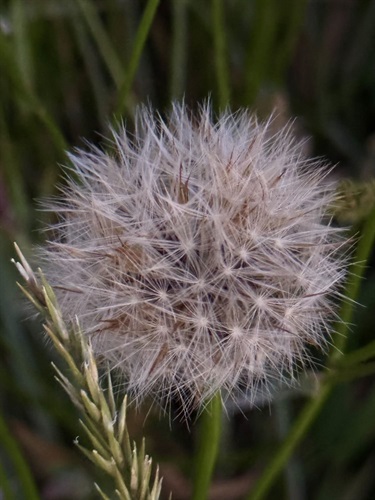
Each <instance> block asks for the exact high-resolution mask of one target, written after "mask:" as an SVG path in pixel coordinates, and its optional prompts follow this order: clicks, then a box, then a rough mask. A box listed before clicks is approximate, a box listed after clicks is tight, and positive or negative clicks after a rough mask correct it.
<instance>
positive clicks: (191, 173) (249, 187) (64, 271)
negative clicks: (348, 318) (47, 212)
mask: <svg viewBox="0 0 375 500" xmlns="http://www.w3.org/2000/svg"><path fill="white" fill-rule="evenodd" d="M70 158H71V160H72V163H73V166H74V168H75V171H76V173H77V175H78V177H79V180H78V181H75V180H73V179H70V180H69V182H68V186H67V187H64V188H63V193H64V197H65V198H64V200H63V201H61V202H59V203H51V204H50V205H49V209H51V210H55V211H56V212H57V214H58V216H59V218H60V220H59V223H58V224H56V225H55V226H54V227H53V230H54V233H55V235H56V238H55V241H54V242H52V243H51V244H50V245H49V246H47V247H46V248H45V249H44V250H43V251H42V255H43V259H44V261H45V264H44V266H43V267H44V269H45V271H46V274H47V278H48V279H49V280H50V282H51V284H52V285H53V286H54V287H55V290H56V293H57V295H58V299H59V302H60V304H61V307H62V311H63V313H64V315H65V317H66V318H71V319H72V321H73V318H75V317H76V316H77V317H78V318H79V321H80V324H81V326H82V328H83V330H84V331H85V332H86V334H87V335H88V336H89V337H90V339H91V341H92V345H93V347H94V350H95V352H96V354H98V355H100V356H101V357H104V358H105V359H107V360H109V361H110V363H111V365H112V366H113V367H116V368H118V369H119V370H120V371H121V372H122V373H123V375H124V381H125V382H124V383H125V386H126V390H127V391H129V392H130V393H131V394H133V395H134V397H135V399H137V400H142V399H143V398H144V397H146V396H148V395H153V396H155V397H156V398H163V397H167V398H173V397H175V396H177V397H180V398H181V400H182V403H183V405H184V407H185V409H188V408H189V406H190V405H200V404H203V403H204V402H205V401H206V400H207V398H210V397H212V395H213V394H214V393H215V392H216V391H218V390H220V389H223V390H225V392H226V394H229V395H231V394H235V393H236V391H237V390H238V389H242V390H243V391H244V392H246V394H248V395H249V397H250V399H252V398H253V397H254V395H255V392H256V391H257V388H258V386H259V384H260V383H267V381H270V380H275V379H280V378H282V377H284V376H285V374H288V373H289V374H291V375H292V374H293V371H294V368H295V366H296V364H301V363H303V362H304V361H306V360H307V359H306V358H307V354H306V344H313V345H317V346H320V347H324V346H325V344H326V342H327V338H326V331H327V329H328V328H329V323H330V321H332V320H333V319H335V306H334V305H333V301H332V297H333V296H334V295H335V293H338V292H339V287H340V285H341V283H342V281H343V278H344V275H345V258H344V257H343V256H342V253H341V254H340V253H339V252H338V249H339V247H340V239H341V236H340V234H341V233H340V231H339V230H338V229H336V228H334V227H332V226H330V225H329V224H328V225H327V224H326V223H325V222H324V221H323V220H322V219H323V217H324V214H325V211H326V207H327V204H329V203H330V202H331V201H332V199H333V196H334V195H333V188H332V186H328V185H327V183H325V181H324V178H325V170H324V169H322V167H321V166H320V165H319V164H318V163H317V162H316V161H311V162H309V161H307V160H306V159H304V158H303V157H302V153H301V146H300V145H298V144H296V143H294V142H293V140H292V138H291V137H290V132H289V130H288V129H285V130H282V131H280V132H279V133H278V134H276V135H271V133H270V131H269V124H261V123H258V122H257V121H256V120H255V119H254V118H253V117H252V116H251V115H249V114H248V113H247V112H246V111H243V112H239V113H236V114H234V115H231V114H230V113H229V112H225V113H224V114H223V115H222V116H221V117H220V118H219V120H218V121H217V122H213V121H212V118H211V110H210V106H209V104H207V105H206V106H205V107H202V109H201V111H200V114H199V116H198V117H196V118H195V119H193V118H192V117H191V116H190V115H189V113H188V111H187V109H186V108H185V106H184V105H180V104H175V105H174V107H173V110H172V112H171V114H170V116H169V118H168V119H167V120H166V121H164V120H162V119H161V118H160V117H158V116H155V115H154V114H153V113H152V111H150V110H148V109H146V108H140V109H139V110H138V111H137V115H136V133H135V136H134V137H133V138H132V139H130V138H129V136H128V135H127V133H126V131H125V130H123V131H121V132H120V133H117V132H113V152H112V153H107V152H102V151H99V150H98V149H96V148H93V149H92V151H90V152H84V151H78V152H77V153H75V154H72V155H71V156H70ZM340 255H341V256H340Z"/></svg>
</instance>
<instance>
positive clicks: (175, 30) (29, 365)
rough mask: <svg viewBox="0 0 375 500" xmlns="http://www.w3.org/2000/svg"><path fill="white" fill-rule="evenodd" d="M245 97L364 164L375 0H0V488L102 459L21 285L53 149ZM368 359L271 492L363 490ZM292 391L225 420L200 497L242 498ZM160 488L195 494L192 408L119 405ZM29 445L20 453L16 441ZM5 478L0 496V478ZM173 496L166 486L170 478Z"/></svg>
mask: <svg viewBox="0 0 375 500" xmlns="http://www.w3.org/2000/svg"><path fill="white" fill-rule="evenodd" d="M208 96H211V99H212V101H213V104H214V106H215V108H216V110H217V111H219V110H220V108H222V107H223V105H224V104H225V103H229V104H230V107H231V108H232V109H233V110H236V109H238V108H240V107H249V108H250V109H252V110H254V111H255V112H257V113H258V115H259V116H260V117H266V116H267V115H268V114H269V113H270V112H271V111H272V110H274V109H275V110H276V114H275V123H276V124H277V125H282V124H284V123H285V122H286V121H287V120H289V119H291V118H294V117H297V120H296V121H295V124H294V127H295V131H296V135H297V136H298V137H300V138H307V139H308V140H307V141H306V152H307V153H308V154H309V155H314V156H316V155H318V156H324V157H325V158H327V159H328V160H330V161H331V162H332V163H337V164H338V166H337V168H336V170H335V174H334V175H336V177H338V178H344V177H349V178H352V179H356V180H363V181H367V180H370V179H372V178H373V177H374V170H375V2H374V1H373V0H310V1H307V0H284V1H283V2H281V1H280V0H231V1H230V0H228V1H221V0H212V1H211V0H210V1H204V0H175V1H173V0H161V1H159V2H157V1H148V2H146V1H140V0H95V1H94V0H91V1H90V0H65V1H64V2H61V1H58V0H9V1H4V0H1V1H0V266H1V269H0V406H1V417H0V484H1V485H2V492H3V493H1V489H0V498H14V499H16V500H18V499H23V498H34V497H33V496H32V489H31V486H28V481H30V480H32V481H33V482H34V483H35V484H36V487H37V489H38V491H39V494H40V497H41V498H43V499H46V500H62V499H67V500H68V499H72V500H75V499H77V500H79V499H91V498H96V495H95V493H94V490H93V487H92V482H93V480H94V479H95V477H97V476H96V474H97V472H96V471H94V470H93V469H92V468H91V466H90V464H88V462H87V461H86V460H85V459H84V458H82V457H81V456H80V454H79V453H78V452H77V450H76V449H75V448H74V444H73V439H74V438H75V437H76V436H77V435H78V434H80V429H79V426H78V424H77V414H76V413H75V411H74V410H73V409H72V407H71V405H70V403H69V401H68V399H67V397H66V396H65V395H64V394H63V392H62V391H61V390H60V388H59V386H58V384H57V383H56V381H55V380H54V378H53V371H52V369H51V367H50V361H51V359H52V358H54V353H53V352H52V350H51V348H50V346H49V345H46V342H45V339H44V337H43V336H42V335H41V326H40V324H39V322H38V321H31V320H30V318H31V317H32V316H33V311H32V310H31V309H29V310H26V311H25V307H24V301H23V300H22V299H21V294H20V293H19V291H18V290H17V287H16V285H15V281H16V279H18V277H17V273H16V270H15V269H14V266H12V265H11V264H10V259H11V258H12V257H14V250H13V246H12V244H13V241H17V242H18V243H19V245H20V246H21V247H22V249H23V250H24V252H25V253H26V255H31V254H32V246H33V245H34V244H37V243H41V242H42V241H43V234H42V233H41V232H40V229H41V228H43V226H44V225H45V224H46V222H47V221H48V219H49V217H50V215H48V214H46V213H44V212H42V211H38V210H37V208H38V200H40V199H41V198H43V197H45V196H48V195H52V194H54V193H55V192H56V191H55V185H56V183H57V182H59V177H60V175H61V172H62V168H61V165H63V164H68V159H67V158H66V155H65V151H66V150H67V149H70V148H72V147H76V146H78V147H85V140H89V141H90V142H94V143H97V144H100V143H102V142H103V137H106V136H108V129H109V124H110V122H114V121H115V119H119V118H120V117H121V118H123V119H125V120H126V121H127V123H128V124H129V127H130V128H131V124H132V116H133V111H134V108H135V106H136V105H137V104H139V103H145V102H150V103H151V104H152V105H153V106H154V107H155V108H157V109H158V110H160V111H161V112H164V111H167V110H168V108H169V106H170V102H171V100H173V99H182V98H185V101H186V102H187V103H188V104H189V105H190V106H191V107H192V108H193V109H194V108H195V107H196V106H197V103H199V102H202V101H203V100H204V99H205V98H207V97H208ZM366 278H367V279H366V281H365V282H364V283H363V286H362V291H361V298H360V303H361V304H363V305H364V306H366V307H358V308H357V311H356V318H355V322H354V324H355V326H354V325H353V327H352V333H351V338H350V341H349V346H350V348H351V349H353V348H355V347H360V346H362V345H365V344H366V343H367V342H369V341H370V340H372V339H373V338H374V324H375V321H374V315H373V310H374V306H375V276H374V272H373V268H372V267H371V266H369V268H368V270H367V273H366ZM374 380H375V377H374V376H373V375H370V376H367V377H363V378H360V379H358V380H354V381H351V382H348V383H342V384H339V385H337V387H336V389H335V390H334V392H333V393H332V395H331V397H330V398H329V400H328V402H327V403H326V405H325V407H324V409H323V411H322V412H321V414H320V416H319V417H318V419H317V420H316V422H315V423H314V425H313V427H312V428H311V429H310V431H309V433H308V435H307V436H306V438H305V440H304V442H303V444H302V445H301V446H300V447H299V448H298V449H297V451H296V453H295V454H294V456H293V458H292V460H291V461H290V462H289V464H288V467H287V468H286V471H285V474H284V475H283V476H282V477H280V479H279V480H278V481H277V482H276V484H275V486H274V487H273V489H272V491H271V492H270V493H269V495H268V498H270V499H273V498H275V499H276V498H277V499H280V498H285V499H290V500H307V499H314V500H336V499H340V500H354V499H356V500H361V499H371V498H375V474H374V469H375V446H374V445H375V385H374V383H373V382H374ZM302 402H303V397H301V395H298V394H296V393H287V394H284V393H283V394H276V395H275V401H274V403H272V404H271V403H267V404H265V405H260V408H259V409H255V410H249V409H248V408H247V407H246V406H244V407H243V408H242V413H241V412H239V411H237V412H233V414H232V415H231V416H230V419H226V420H225V426H224V427H225V433H224V436H223V442H222V450H221V454H220V459H219V464H218V467H217V474H216V479H215V481H214V485H213V493H212V499H215V500H220V499H222V500H231V499H236V498H238V499H240V498H244V497H245V496H246V494H247V493H248V492H249V491H250V489H251V486H252V484H253V482H254V481H255V479H256V478H257V476H258V475H259V473H260V471H261V470H262V467H263V466H264V464H266V463H267V461H268V460H269V459H270V458H271V457H272V456H273V454H274V450H275V449H276V447H277V443H278V442H279V441H280V440H281V439H282V438H283V436H284V435H285V434H286V432H287V430H288V428H289V427H290V425H291V423H292V422H293V419H294V417H295V415H296V414H297V413H298V410H299V408H300V407H301V404H302ZM129 428H130V432H131V437H133V438H135V439H140V437H141V436H142V435H145V436H146V443H147V452H148V453H150V454H151V455H152V456H153V459H154V461H157V462H159V463H160V465H161V473H162V475H164V478H165V479H164V489H165V491H166V492H168V491H169V490H170V489H172V490H173V498H174V499H175V500H179V499H180V500H184V499H188V498H189V473H190V469H191V457H192V451H193V447H194V439H195V431H194V423H192V425H191V427H190V429H187V427H186V425H185V424H182V423H180V422H178V421H173V419H168V417H163V416H160V414H159V412H158V411H151V413H150V414H149V413H148V408H145V410H144V411H142V409H141V410H140V411H138V412H135V411H133V412H130V416H129ZM22 457H23V459H22ZM2 494H3V495H4V496H2ZM165 498H167V494H166V496H165Z"/></svg>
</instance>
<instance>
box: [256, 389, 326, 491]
mask: <svg viewBox="0 0 375 500" xmlns="http://www.w3.org/2000/svg"><path fill="white" fill-rule="evenodd" d="M330 391H331V385H330V384H328V383H325V384H324V385H322V386H321V389H320V391H319V393H318V394H317V396H316V397H315V398H312V399H310V401H308V402H307V403H306V405H305V406H304V408H303V410H302V412H301V413H300V415H299V416H298V418H297V420H296V421H295V423H294V425H293V427H292V429H291V431H290V432H289V434H288V436H287V438H286V439H285V441H284V442H283V444H282V445H281V447H280V448H279V449H278V451H277V452H276V455H275V456H274V458H273V459H272V460H271V462H270V463H269V464H268V466H267V467H266V469H265V471H264V472H263V474H262V475H261V477H260V479H259V480H258V481H257V483H256V485H255V487H254V488H253V490H252V491H251V493H250V495H249V496H248V500H261V499H262V498H264V496H265V495H266V493H267V492H268V490H269V489H270V487H271V485H272V484H273V482H274V480H275V479H276V477H277V476H278V475H279V474H280V472H281V470H282V469H283V467H284V465H285V463H286V462H287V461H288V459H289V457H290V456H291V454H292V453H293V451H294V449H295V448H296V446H297V445H298V443H299V442H300V441H301V439H302V438H303V436H304V435H305V433H306V431H307V430H308V429H309V427H310V425H311V424H312V422H313V421H314V420H315V417H316V416H317V415H318V414H319V412H320V410H321V408H322V406H323V404H324V403H325V401H326V399H327V398H328V396H329V393H330Z"/></svg>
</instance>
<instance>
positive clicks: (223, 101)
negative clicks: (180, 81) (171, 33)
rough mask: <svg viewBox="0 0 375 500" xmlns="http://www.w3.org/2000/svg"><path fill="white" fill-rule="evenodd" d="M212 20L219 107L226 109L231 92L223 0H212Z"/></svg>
mask: <svg viewBox="0 0 375 500" xmlns="http://www.w3.org/2000/svg"><path fill="white" fill-rule="evenodd" d="M212 20H213V35H214V47H215V69H216V78H217V86H218V92H219V105H220V107H221V108H225V106H227V105H228V103H229V99H230V91H229V77H228V62H227V60H226V59H227V57H226V56H227V54H226V42H225V27H224V12H223V2H222V0H212Z"/></svg>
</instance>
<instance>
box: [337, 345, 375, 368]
mask: <svg viewBox="0 0 375 500" xmlns="http://www.w3.org/2000/svg"><path fill="white" fill-rule="evenodd" d="M374 356H375V340H373V341H372V342H369V343H368V344H367V345H365V346H364V347H361V348H360V349H356V350H355V351H352V352H350V353H349V354H345V356H343V357H341V359H340V360H339V362H338V366H339V367H340V368H341V367H344V368H346V367H349V366H355V365H358V364H359V363H363V362H364V361H367V360H369V359H371V358H373V357H374Z"/></svg>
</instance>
